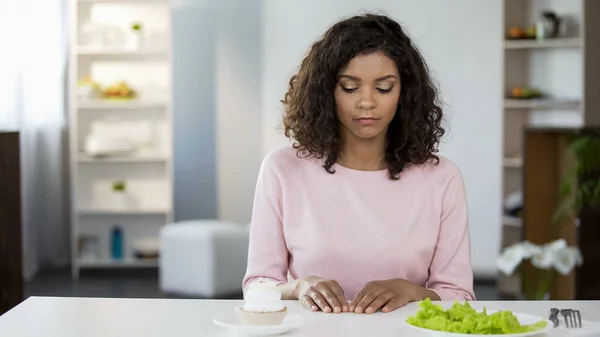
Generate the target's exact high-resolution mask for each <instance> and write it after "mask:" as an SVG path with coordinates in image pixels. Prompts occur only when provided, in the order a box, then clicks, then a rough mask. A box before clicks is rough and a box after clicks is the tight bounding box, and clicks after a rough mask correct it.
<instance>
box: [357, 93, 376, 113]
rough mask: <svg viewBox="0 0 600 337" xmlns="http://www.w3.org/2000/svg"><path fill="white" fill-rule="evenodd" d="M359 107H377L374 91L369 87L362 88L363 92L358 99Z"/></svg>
mask: <svg viewBox="0 0 600 337" xmlns="http://www.w3.org/2000/svg"><path fill="white" fill-rule="evenodd" d="M358 108H360V109H373V108H375V98H374V97H373V92H372V91H371V90H369V89H365V90H362V94H361V95H360V98H359V99H358Z"/></svg>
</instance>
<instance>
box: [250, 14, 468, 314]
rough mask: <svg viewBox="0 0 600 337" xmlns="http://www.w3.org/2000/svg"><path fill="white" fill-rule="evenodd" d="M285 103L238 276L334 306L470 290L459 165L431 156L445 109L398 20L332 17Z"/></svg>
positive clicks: (369, 305)
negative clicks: (280, 138)
mask: <svg viewBox="0 0 600 337" xmlns="http://www.w3.org/2000/svg"><path fill="white" fill-rule="evenodd" d="M283 103H284V106H285V114H284V117H283V125H284V129H285V135H286V136H287V137H289V138H291V139H293V140H294V141H295V142H294V145H293V146H290V147H286V148H282V149H278V150H275V151H273V152H271V153H270V154H269V155H268V156H267V157H266V158H265V159H264V161H263V164H262V166H261V170H260V174H259V178H258V183H257V187H256V194H255V200H254V210H253V216H252V223H251V232H250V247H249V256H248V269H247V273H246V276H245V278H244V280H243V285H244V289H245V290H247V289H248V288H249V287H255V286H263V287H264V286H268V287H273V288H276V289H278V290H279V291H281V293H282V297H283V298H284V299H298V300H299V301H300V302H301V303H302V304H303V305H304V306H306V307H307V308H309V309H311V310H322V311H324V312H333V313H339V312H348V311H351V312H356V313H373V312H375V311H378V310H381V311H383V312H389V311H392V310H394V309H396V308H398V307H401V306H403V305H405V304H406V303H408V302H411V301H418V300H421V299H425V298H430V299H431V300H474V298H475V296H474V294H473V273H472V270H471V256H470V243H469V228H468V218H467V204H466V197H465V189H464V184H463V180H462V176H461V173H460V172H459V170H458V168H457V167H456V166H455V165H454V164H453V163H452V162H450V161H449V160H448V159H446V158H444V157H442V156H439V155H436V152H437V151H438V150H437V145H438V143H439V141H440V138H441V137H442V135H443V134H444V129H443V128H442V120H443V114H442V109H441V107H440V106H439V105H438V103H437V92H436V88H435V86H434V84H433V82H432V79H431V78H430V75H429V72H428V68H427V65H426V64H425V62H424V60H423V58H422V57H421V55H420V54H419V51H418V50H417V48H416V47H415V45H414V44H413V42H412V41H411V39H410V38H409V37H408V36H407V35H406V33H405V32H404V31H403V29H402V28H401V26H400V25H399V24H398V23H397V22H395V21H394V20H392V19H391V18H388V17H386V16H380V15H373V14H367V15H362V16H355V17H352V18H349V19H346V20H343V21H341V22H339V23H337V24H335V25H334V26H332V27H331V28H330V29H329V30H328V31H327V32H326V33H325V35H324V36H323V37H322V39H320V40H319V41H317V42H316V43H314V45H313V46H312V48H311V50H310V52H309V53H308V55H307V56H306V57H305V58H304V60H303V61H302V64H301V66H300V69H299V71H298V73H297V74H296V75H295V76H293V77H292V79H291V80H290V83H289V90H288V92H287V94H286V95H285V99H284V101H283ZM288 276H291V277H288Z"/></svg>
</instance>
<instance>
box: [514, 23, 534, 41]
mask: <svg viewBox="0 0 600 337" xmlns="http://www.w3.org/2000/svg"><path fill="white" fill-rule="evenodd" d="M535 37H536V27H535V26H529V27H527V28H525V29H523V28H521V27H516V26H515V27H511V28H510V29H509V30H508V33H507V39H509V40H522V39H531V40H532V39H535Z"/></svg>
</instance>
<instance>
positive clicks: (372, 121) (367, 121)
mask: <svg viewBox="0 0 600 337" xmlns="http://www.w3.org/2000/svg"><path fill="white" fill-rule="evenodd" d="M355 121H356V122H357V123H358V124H360V125H364V126H368V125H373V124H375V122H376V121H377V119H376V118H370V117H364V118H357V119H355Z"/></svg>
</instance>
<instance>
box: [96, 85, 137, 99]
mask: <svg viewBox="0 0 600 337" xmlns="http://www.w3.org/2000/svg"><path fill="white" fill-rule="evenodd" d="M102 97H103V98H105V99H126V100H129V99H134V98H137V97H138V93H137V91H136V90H134V89H133V88H132V87H131V86H130V85H129V84H127V82H125V81H119V82H117V83H115V84H113V85H110V86H108V87H107V88H106V89H104V91H103V93H102Z"/></svg>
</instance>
